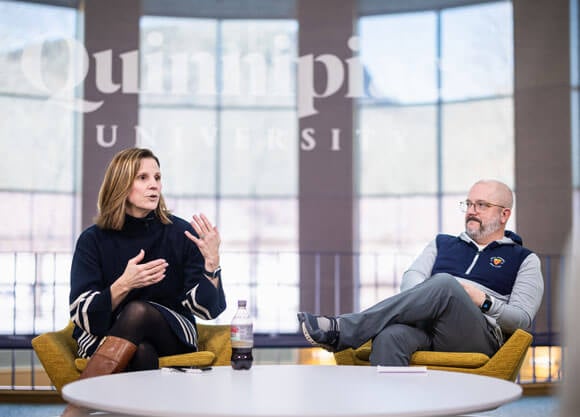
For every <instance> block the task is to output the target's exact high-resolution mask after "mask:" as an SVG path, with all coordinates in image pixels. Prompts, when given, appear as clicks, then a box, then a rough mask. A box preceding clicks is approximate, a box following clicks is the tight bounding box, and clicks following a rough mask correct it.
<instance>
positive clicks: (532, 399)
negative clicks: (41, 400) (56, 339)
mask: <svg viewBox="0 0 580 417" xmlns="http://www.w3.org/2000/svg"><path fill="white" fill-rule="evenodd" d="M64 407H65V406H64V405H55V404H50V405H37V404H27V405H23V404H0V416H1V417H58V416H60V414H61V412H62V410H64ZM579 415H580V414H579ZM469 417H559V415H558V398H557V397H554V396H537V397H536V396H529V397H523V398H521V399H519V400H517V401H514V402H512V403H510V404H506V405H503V406H501V407H499V408H497V409H495V410H492V411H487V412H484V413H476V414H469Z"/></svg>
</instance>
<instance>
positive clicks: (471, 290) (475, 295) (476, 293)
mask: <svg viewBox="0 0 580 417" xmlns="http://www.w3.org/2000/svg"><path fill="white" fill-rule="evenodd" d="M459 283H460V284H461V286H462V287H463V289H464V290H465V292H467V295H469V298H471V300H473V303H474V304H475V305H476V306H477V308H479V307H481V305H482V304H483V301H484V300H485V292H483V291H482V290H480V289H479V288H477V287H475V286H473V285H471V284H468V283H467V282H464V281H460V282H459Z"/></svg>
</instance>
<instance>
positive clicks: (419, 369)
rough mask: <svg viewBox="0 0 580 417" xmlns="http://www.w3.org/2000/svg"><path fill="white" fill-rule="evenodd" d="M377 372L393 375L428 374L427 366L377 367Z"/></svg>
mask: <svg viewBox="0 0 580 417" xmlns="http://www.w3.org/2000/svg"><path fill="white" fill-rule="evenodd" d="M377 372H384V373H392V374H424V373H426V372H427V367H426V366H381V365H378V366H377Z"/></svg>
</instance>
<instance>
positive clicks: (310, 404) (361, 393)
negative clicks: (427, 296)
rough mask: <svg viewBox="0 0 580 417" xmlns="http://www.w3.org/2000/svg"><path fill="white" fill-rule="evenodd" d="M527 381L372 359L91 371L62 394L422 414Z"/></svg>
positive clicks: (491, 401) (99, 406)
mask: <svg viewBox="0 0 580 417" xmlns="http://www.w3.org/2000/svg"><path fill="white" fill-rule="evenodd" d="M521 393H522V389H521V387H520V386H519V385H517V384H514V383H512V382H508V381H504V380H501V379H497V378H490V377H484V376H479V375H471V374H463V373H456V372H443V371H427V372H424V373H408V374H405V373H379V372H377V368H376V367H372V366H322V365H319V366H315V365H312V366H311V365H262V366H254V367H252V369H250V370H247V371H235V370H233V369H231V368H230V367H214V368H213V369H212V370H210V371H207V372H202V373H180V372H168V371H163V370H154V371H143V372H131V373H121V374H115V375H107V376H101V377H94V378H87V379H83V380H79V381H75V382H73V383H71V384H68V385H66V386H65V387H64V388H63V390H62V396H63V398H64V399H65V400H67V401H68V402H70V403H73V404H76V405H80V406H83V407H87V408H91V409H96V410H101V411H108V412H111V413H119V414H126V415H127V414H128V415H133V416H155V417H185V416H188V417H378V416H381V417H389V416H397V417H404V416H407V417H420V416H449V415H458V414H464V413H471V412H476V411H484V410H489V409H493V408H496V407H498V406H500V405H502V404H504V403H507V402H510V401H513V400H515V399H517V398H519V397H520V396H521Z"/></svg>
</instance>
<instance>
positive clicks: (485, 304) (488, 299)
mask: <svg viewBox="0 0 580 417" xmlns="http://www.w3.org/2000/svg"><path fill="white" fill-rule="evenodd" d="M492 304H493V303H492V301H491V297H490V296H489V295H487V294H485V300H483V303H482V304H481V306H480V307H479V309H480V310H481V311H482V312H484V313H487V312H488V311H489V309H490V308H491V305H492Z"/></svg>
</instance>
